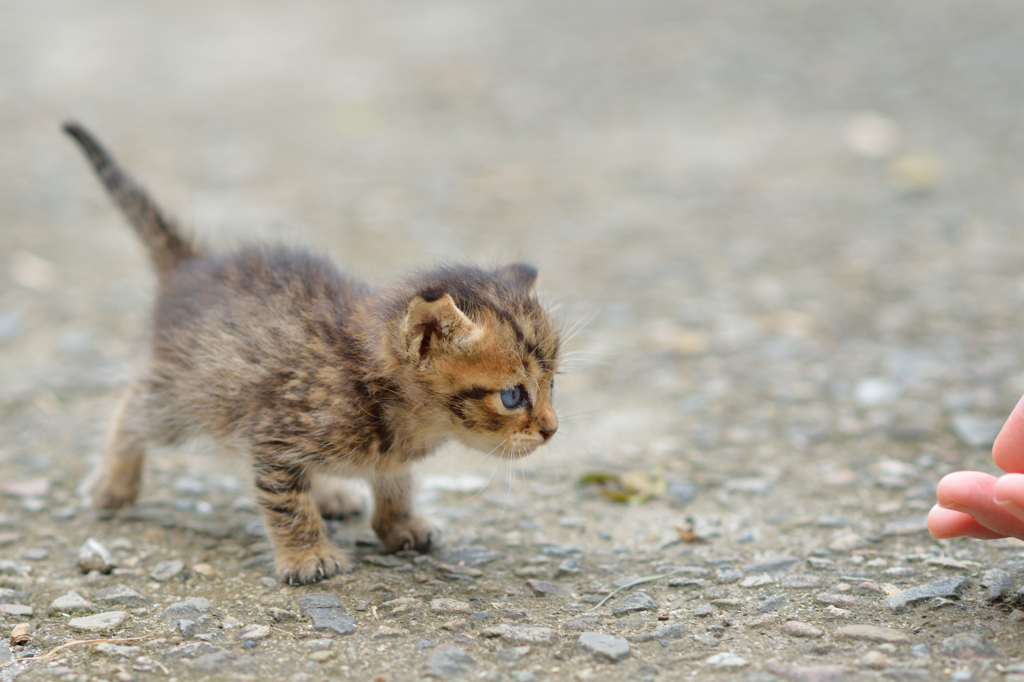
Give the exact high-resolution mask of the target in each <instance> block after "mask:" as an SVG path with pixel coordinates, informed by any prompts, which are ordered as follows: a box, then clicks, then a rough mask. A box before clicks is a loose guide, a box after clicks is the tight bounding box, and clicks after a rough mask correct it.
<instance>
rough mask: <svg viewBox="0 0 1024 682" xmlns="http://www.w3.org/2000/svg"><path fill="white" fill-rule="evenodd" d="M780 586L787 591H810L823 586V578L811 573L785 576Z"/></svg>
mask: <svg viewBox="0 0 1024 682" xmlns="http://www.w3.org/2000/svg"><path fill="white" fill-rule="evenodd" d="M779 586H780V587H784V588H786V589H787V590H810V589H813V588H815V587H820V586H821V578H819V577H818V576H816V575H813V574H811V573H794V574H792V575H787V576H783V578H782V580H781V581H779Z"/></svg>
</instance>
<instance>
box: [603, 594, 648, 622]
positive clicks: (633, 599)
mask: <svg viewBox="0 0 1024 682" xmlns="http://www.w3.org/2000/svg"><path fill="white" fill-rule="evenodd" d="M657 608H658V602H656V601H654V600H653V599H651V597H650V596H649V595H648V594H647V593H645V592H637V593H635V594H631V595H629V596H628V597H625V598H624V599H620V600H619V601H617V602H615V605H614V606H612V615H615V616H623V615H625V614H627V613H636V612H638V611H655V610H657Z"/></svg>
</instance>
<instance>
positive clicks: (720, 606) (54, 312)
mask: <svg viewBox="0 0 1024 682" xmlns="http://www.w3.org/2000/svg"><path fill="white" fill-rule="evenodd" d="M2 13H3V17H4V18H3V20H2V21H0V149H2V150H3V153H2V154H0V377H2V382H0V481H2V483H0V490H2V492H3V497H2V498H0V499H2V511H0V626H2V631H3V633H5V634H6V633H7V632H10V631H11V630H13V629H14V628H15V626H16V625H18V624H20V623H26V624H28V626H29V633H28V636H29V639H28V641H27V643H26V644H24V645H20V646H15V647H12V648H11V649H8V648H7V647H5V646H0V680H2V681H4V682H6V681H7V680H11V679H18V680H26V681H29V680H61V681H63V682H72V681H74V682H79V681H81V682H86V681H88V680H111V679H115V680H124V681H128V680H140V681H146V680H186V679H188V680H191V679H202V678H204V677H206V676H209V677H211V678H217V679H221V678H225V679H273V680H295V681H300V680H320V679H353V680H370V679H373V680H380V681H385V682H389V681H395V680H408V679H418V678H421V677H424V676H434V677H438V678H442V679H447V678H458V677H460V676H461V677H463V678H465V679H483V680H488V681H498V680H509V681H513V682H528V681H531V680H620V679H635V680H659V679H675V678H677V677H682V676H694V677H700V678H702V679H730V680H731V679H741V680H751V681H754V680H756V681H761V680H774V679H791V680H839V679H896V680H918V679H944V678H946V677H948V678H950V679H955V680H1018V681H1019V680H1024V662H1022V657H1024V639H1022V630H1024V621H1022V619H1024V612H1022V611H1020V610H1016V609H1015V603H1016V602H1017V600H1018V599H1021V600H1022V608H1024V594H1022V595H1021V596H1020V597H1018V593H1017V590H1018V589H1019V588H1020V587H1021V586H1022V584H1024V552H1022V547H1021V545H1020V543H1019V542H1017V541H1008V540H1007V541H998V542H987V543H982V542H976V541H968V540H957V541H943V542H937V541H934V540H932V539H931V538H930V537H929V536H928V534H927V532H926V531H925V528H924V516H925V513H926V512H927V510H928V508H929V507H930V505H931V504H932V500H933V498H934V484H935V482H936V481H937V480H938V478H939V477H940V476H941V475H942V474H944V473H946V472H949V471H953V470H957V469H962V468H975V469H982V470H986V471H991V470H992V468H993V466H992V464H991V461H990V457H989V453H988V446H989V445H990V443H991V440H992V438H993V436H994V433H995V430H996V429H997V428H998V426H999V424H1000V423H1001V421H1002V419H1003V418H1004V417H1005V415H1006V414H1008V413H1009V411H1010V409H1011V407H1012V406H1013V404H1014V402H1015V400H1016V399H1017V397H1018V396H1019V395H1020V394H1021V393H1022V392H1024V357H1022V354H1021V353H1020V344H1019V341H1018V339H1020V338H1021V337H1022V336H1024V314H1022V313H1024V236H1022V231H1021V224H1022V222H1024V128H1022V126H1021V123H1020V112H1021V111H1024V5H1021V4H1019V3H1009V2H991V1H985V0H977V1H975V2H945V1H942V0H919V1H905V2H898V3H897V2H888V1H886V0H876V1H865V2H857V3H848V2H840V1H838V0H836V1H832V2H828V1H822V2H805V1H796V0H792V1H782V0H777V1H775V2H764V3H740V2H731V3H704V2H694V1H690V2H680V1H669V0H658V1H655V0H651V1H645V0H640V1H638V2H631V3H618V2H610V1H605V0H567V1H564V2H544V3H541V2H535V3H530V2H526V3H514V2H492V3H473V2H466V1H462V2H435V3H418V2H403V1H401V0H387V1H385V2H381V3H358V2H347V1H346V2H338V1H331V2H328V1H327V0H313V1H311V2H305V3H300V4H297V5H296V4H295V3H279V2H268V1H266V0H250V1H249V2H245V3H242V2H238V1H237V0H213V1H211V2H205V3H188V2H186V3H169V2H163V3H142V4H140V3H129V2H126V1H124V0H80V1H76V2H71V1H70V0H53V1H50V0H44V1H42V2H31V3H30V2H22V1H20V0H12V1H8V2H6V3H4V4H3V9H2ZM66 117H76V118H78V119H80V120H81V121H82V122H83V123H85V124H86V125H88V126H90V127H92V128H93V129H94V130H95V131H96V133H97V134H98V135H100V137H101V138H102V139H103V140H105V141H106V142H107V144H108V145H109V146H110V147H111V148H112V149H113V150H114V151H115V153H116V154H118V156H119V157H120V158H121V159H122V160H123V161H124V163H125V164H126V165H127V166H128V167H129V168H130V169H132V170H133V171H134V172H135V173H136V175H138V176H139V177H140V178H141V179H143V180H144V181H145V182H146V183H147V184H148V185H149V186H150V187H151V189H153V191H154V192H155V193H156V194H157V195H158V196H159V197H160V198H161V200H162V202H163V203H164V204H165V205H166V206H168V207H170V208H173V209H174V210H175V212H177V213H178V214H179V215H180V216H181V217H182V218H183V219H184V220H185V222H186V223H187V224H188V225H190V226H192V228H193V229H194V231H195V232H196V233H197V234H199V235H201V236H202V238H203V239H204V240H207V241H209V242H210V243H212V244H215V245H225V246H226V245H230V244H232V243H236V242H237V241H238V240H239V239H241V238H251V237H257V238H261V239H276V240H282V241H285V242H290V243H291V242H294V243H307V244H311V245H312V246H313V247H314V248H316V249H318V250H320V251H323V252H325V253H328V254H330V255H331V256H332V257H334V258H335V259H337V261H338V262H340V263H342V264H343V265H344V266H345V267H346V268H348V269H349V270H351V271H353V272H356V273H358V274H359V275H361V276H364V277H366V278H368V279H372V280H386V279H388V278H391V277H395V276H398V275H400V274H402V273H404V272H406V271H408V269H409V268H412V267H415V265H416V264H418V263H429V262H433V261H437V260H440V259H448V258H451V259H470V260H476V261H479V262H485V263H489V262H498V261H501V260H506V259H511V258H526V259H529V260H531V261H532V262H534V263H535V264H536V265H537V266H538V267H539V268H540V271H541V286H542V289H543V291H544V292H545V294H546V295H547V296H549V297H550V299H551V300H552V301H553V303H555V304H557V306H558V315H559V317H560V318H561V319H562V320H563V321H564V324H565V328H566V330H567V332H568V331H569V330H571V334H568V335H570V336H571V341H570V342H569V344H568V345H569V348H570V350H571V351H572V354H571V361H570V362H569V363H568V364H569V365H570V367H569V369H570V370H571V373H569V374H568V375H567V376H565V377H562V378H561V379H562V380H561V381H560V383H559V398H558V399H559V403H558V405H557V407H558V408H559V410H560V414H561V416H562V421H563V426H562V429H561V430H560V432H559V434H558V435H557V436H556V437H555V439H554V442H553V443H552V445H551V446H550V447H548V448H547V449H546V450H543V451H540V452H538V453H536V454H535V455H533V456H532V458H530V460H529V461H527V462H524V463H522V464H521V465H518V466H516V467H509V466H507V465H505V464H502V463H497V462H495V461H493V460H486V459H484V458H482V457H481V456H479V455H477V454H474V453H468V452H461V451H457V450H454V449H453V450H452V451H450V452H446V453H445V454H444V455H443V456H439V457H438V458H436V459H434V460H433V461H431V462H429V463H428V464H427V465H426V466H425V467H424V469H423V472H422V476H421V478H420V480H421V484H422V485H421V492H420V494H419V497H420V504H421V507H423V508H425V509H427V510H428V511H429V513H430V514H431V515H432V516H434V517H435V518H437V519H438V520H439V521H440V522H441V523H442V524H443V525H444V527H445V529H446V540H445V544H444V547H443V548H442V549H441V550H439V551H438V552H436V553H435V554H432V555H429V556H418V555H409V556H403V555H399V556H396V557H381V556H379V555H377V554H376V553H375V549H374V546H373V541H372V534H371V533H370V531H369V528H368V524H367V522H366V521H365V519H361V520H355V521H352V522H347V523H344V524H340V523H332V524H331V525H330V532H331V534H332V536H333V537H334V538H335V540H337V541H338V542H339V543H340V544H341V545H343V546H345V547H346V548H348V549H349V550H350V551H351V552H352V553H353V555H354V556H356V557H357V559H356V561H355V564H356V569H355V570H354V572H352V573H351V574H349V575H345V576H340V577H337V578H334V579H332V580H329V581H327V582H324V583H321V584H318V585H313V586H308V587H287V586H282V585H280V584H278V583H277V582H276V581H275V580H274V579H273V578H272V576H271V574H270V572H269V570H268V564H267V560H268V557H269V545H268V543H267V540H266V537H265V534H264V532H263V530H262V527H261V525H260V523H259V521H258V516H257V514H256V511H255V509H254V505H253V502H252V496H251V493H250V491H249V481H248V478H247V476H246V474H245V471H246V470H245V466H246V465H245V464H244V462H240V461H238V460H232V459H231V458H229V457H214V456H212V454H213V451H212V449H211V448H210V447H207V446H204V445H202V444H200V445H197V446H196V447H194V448H190V449H176V450H169V451H166V452H161V453H155V454H156V456H154V457H153V458H151V460H150V462H149V466H148V471H147V479H146V482H145V489H144V493H143V498H142V499H141V500H140V504H139V505H138V506H137V507H135V508H133V509H131V510H128V511H127V512H125V513H123V514H121V515H120V516H119V517H118V518H117V519H114V520H110V521H104V520H100V519H98V518H97V517H96V516H95V514H94V513H93V512H92V511H90V509H89V508H88V506H87V505H86V504H84V503H83V501H82V500H81V498H80V496H79V493H78V487H79V484H80V483H81V481H82V480H83V478H84V477H85V476H86V474H87V473H88V471H89V470H90V468H91V466H92V465H93V464H94V462H95V461H96V459H97V457H98V455H99V453H100V452H101V451H102V449H103V446H104V441H105V437H106V430H107V428H108V424H109V421H110V416H111V413H112V412H113V409H114V406H115V404H116V401H117V398H118V394H119V393H120V391H121V390H122V388H123V386H124V385H125V383H126V381H127V377H129V376H130V374H131V368H132V366H133V364H134V363H135V362H136V361H137V360H138V358H139V346H140V340H141V339H142V336H143V332H142V329H143V327H144V325H145V320H146V316H147V311H148V303H149V301H150V298H151V291H152V288H153V277H152V275H151V273H150V272H149V271H148V270H147V265H146V262H145V259H144V257H143V255H142V254H141V252H140V251H141V250H140V249H139V247H138V245H137V244H136V243H135V240H134V237H133V236H132V235H131V234H130V232H129V231H128V229H127V228H126V227H125V226H124V225H123V224H122V222H121V221H120V219H119V217H118V216H117V215H116V214H115V213H114V211H113V209H112V208H111V207H110V206H109V204H108V202H107V200H106V198H105V197H104V196H103V194H102V192H101V190H100V188H99V186H98V185H97V183H96V181H95V179H94V178H93V177H92V175H91V172H90V171H89V170H88V169H87V168H86V166H85V164H84V162H83V161H82V159H81V158H79V153H78V151H77V150H76V149H74V148H73V147H72V145H71V143H70V142H69V141H68V140H66V139H65V138H64V137H63V136H62V135H61V134H60V133H59V131H58V127H59V124H60V122H61V121H62V120H63V119H64V118H66ZM588 474H595V475H597V476H593V477H595V478H601V477H602V476H603V477H605V478H609V477H611V478H614V477H618V480H619V482H620V483H624V484H626V485H627V488H628V489H627V490H626V491H625V492H624V493H623V494H617V493H616V491H615V490H611V489H610V488H611V486H613V484H614V482H608V483H605V484H604V485H605V488H602V487H601V485H598V484H585V483H581V482H580V479H581V477H583V476H585V475H588ZM615 498H620V499H621V498H628V499H629V501H630V502H631V504H627V503H624V502H622V501H619V500H617V499H615ZM90 539H91V540H92V542H89V540H90ZM96 544H98V545H99V547H96ZM83 546H85V547H86V551H85V552H84V554H82V555H80V550H81V548H83ZM80 556H81V558H80ZM83 565H84V567H85V568H83V567H82V566H83ZM86 568H91V570H89V571H88V572H86V570H85V569H86ZM665 574H671V575H669V576H666V577H662V578H660V579H657V580H653V581H650V582H646V583H643V584H641V585H638V586H634V587H632V588H627V589H625V590H623V591H621V592H618V593H616V594H615V595H614V596H613V598H612V599H611V600H609V601H608V602H607V603H604V604H601V603H600V602H601V601H602V600H603V598H604V597H605V596H608V595H609V593H610V592H611V591H612V590H614V589H615V588H616V587H619V586H622V585H625V584H629V583H631V582H632V580H634V579H635V578H639V577H650V576H665ZM82 639H118V640H124V639H130V640H131V641H120V642H105V643H93V644H77V645H73V646H69V647H67V648H64V649H61V650H59V651H56V652H55V653H54V654H52V655H51V656H49V657H48V658H46V659H45V660H41V661H33V660H31V659H30V658H29V657H38V656H40V655H42V654H45V653H46V652H48V651H50V650H51V649H54V648H55V647H58V646H59V645H61V644H64V643H66V642H69V641H72V640H82Z"/></svg>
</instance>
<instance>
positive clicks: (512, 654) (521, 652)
mask: <svg viewBox="0 0 1024 682" xmlns="http://www.w3.org/2000/svg"><path fill="white" fill-rule="evenodd" d="M530 651H531V649H530V647H528V646H515V647H511V648H508V649H501V650H500V651H498V652H497V653H496V654H495V657H496V658H497V659H498V660H499V661H504V662H506V663H514V662H515V661H518V660H519V659H521V658H523V657H524V656H526V655H527V654H528V653H530Z"/></svg>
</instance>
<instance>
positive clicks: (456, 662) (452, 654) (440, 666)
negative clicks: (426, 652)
mask: <svg viewBox="0 0 1024 682" xmlns="http://www.w3.org/2000/svg"><path fill="white" fill-rule="evenodd" d="M476 667H477V662H476V660H474V658H473V657H472V656H470V655H469V654H467V653H466V652H465V651H463V650H462V649H460V648H458V647H456V646H443V647H439V648H437V649H435V650H434V651H433V652H432V653H431V654H430V656H429V657H428V658H427V660H426V662H425V663H424V664H423V674H424V675H426V676H427V677H436V678H438V679H442V680H443V679H445V678H448V677H460V676H462V675H468V674H470V673H471V672H473V670H475V669H476Z"/></svg>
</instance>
